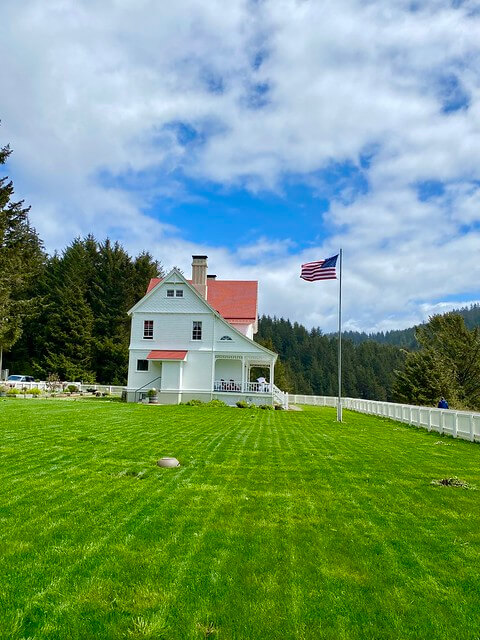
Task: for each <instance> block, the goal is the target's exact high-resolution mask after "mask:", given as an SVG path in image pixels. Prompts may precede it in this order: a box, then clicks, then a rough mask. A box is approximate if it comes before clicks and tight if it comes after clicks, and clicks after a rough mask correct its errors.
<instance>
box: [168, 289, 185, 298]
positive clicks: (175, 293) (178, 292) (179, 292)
mask: <svg viewBox="0 0 480 640" xmlns="http://www.w3.org/2000/svg"><path fill="white" fill-rule="evenodd" d="M167 298H183V289H167Z"/></svg>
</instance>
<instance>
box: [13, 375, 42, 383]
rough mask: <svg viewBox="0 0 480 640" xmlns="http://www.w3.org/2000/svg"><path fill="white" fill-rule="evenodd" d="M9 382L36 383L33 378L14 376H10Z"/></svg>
mask: <svg viewBox="0 0 480 640" xmlns="http://www.w3.org/2000/svg"><path fill="white" fill-rule="evenodd" d="M7 382H35V378H34V377H33V376H22V375H12V376H8V378H7Z"/></svg>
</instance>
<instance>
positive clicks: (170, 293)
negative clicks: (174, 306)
mask: <svg viewBox="0 0 480 640" xmlns="http://www.w3.org/2000/svg"><path fill="white" fill-rule="evenodd" d="M174 296H175V289H167V298H173V297H174Z"/></svg>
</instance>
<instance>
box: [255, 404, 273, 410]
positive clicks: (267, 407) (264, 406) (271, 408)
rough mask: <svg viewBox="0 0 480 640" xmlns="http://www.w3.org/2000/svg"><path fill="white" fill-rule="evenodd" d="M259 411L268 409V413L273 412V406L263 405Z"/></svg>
mask: <svg viewBox="0 0 480 640" xmlns="http://www.w3.org/2000/svg"><path fill="white" fill-rule="evenodd" d="M258 408H259V409H266V410H267V411H273V405H271V404H261V405H260V406H259V407H258Z"/></svg>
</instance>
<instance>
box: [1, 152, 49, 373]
mask: <svg viewBox="0 0 480 640" xmlns="http://www.w3.org/2000/svg"><path fill="white" fill-rule="evenodd" d="M10 154H11V150H10V148H9V147H8V146H6V147H3V148H0V165H3V164H5V162H6V161H7V158H8V157H9V155H10ZM13 194H14V189H13V183H12V181H8V178H0V371H1V369H2V356H3V352H4V351H7V350H9V349H11V348H12V347H13V345H14V344H15V343H16V342H17V341H18V339H19V338H20V336H21V334H22V328H23V325H24V322H25V319H26V318H27V317H28V316H29V315H31V314H32V312H33V311H34V309H35V304H36V302H37V300H36V296H35V295H34V293H33V289H34V286H33V285H34V282H35V278H37V276H38V274H39V273H40V271H41V269H42V265H43V260H44V253H43V248H42V244H41V242H40V240H39V237H38V235H37V233H36V231H35V229H33V228H32V227H31V226H30V222H29V219H28V212H29V210H30V207H24V203H23V201H17V202H15V201H13V200H12V198H13Z"/></svg>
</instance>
